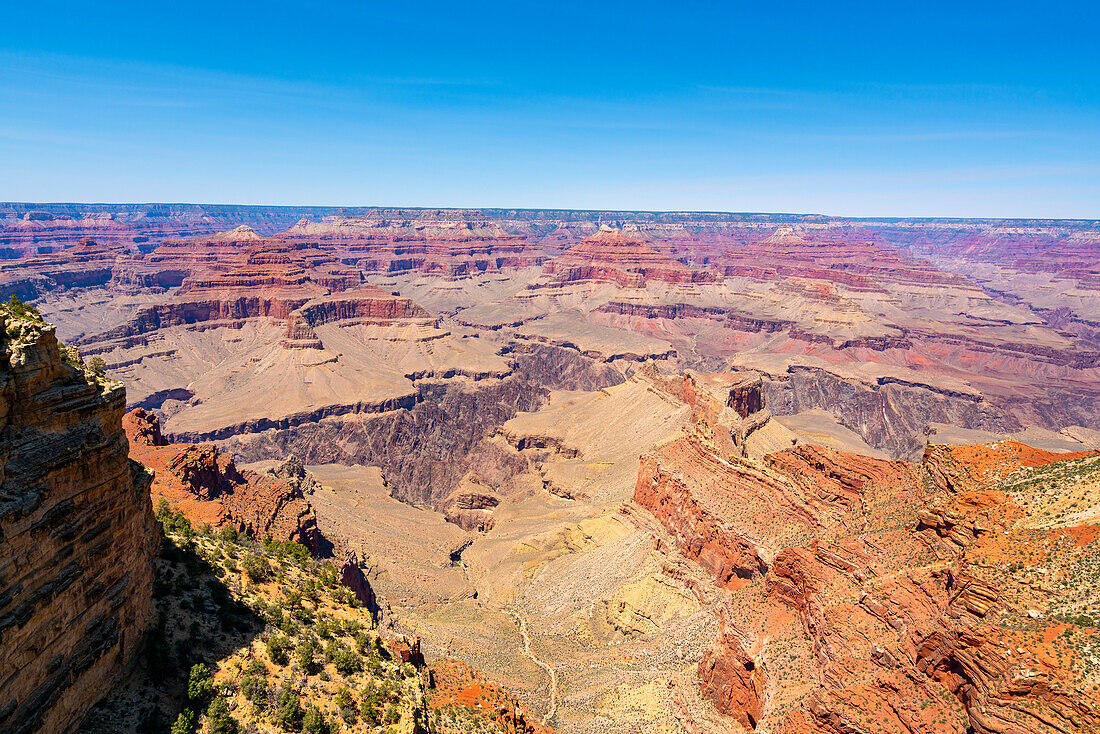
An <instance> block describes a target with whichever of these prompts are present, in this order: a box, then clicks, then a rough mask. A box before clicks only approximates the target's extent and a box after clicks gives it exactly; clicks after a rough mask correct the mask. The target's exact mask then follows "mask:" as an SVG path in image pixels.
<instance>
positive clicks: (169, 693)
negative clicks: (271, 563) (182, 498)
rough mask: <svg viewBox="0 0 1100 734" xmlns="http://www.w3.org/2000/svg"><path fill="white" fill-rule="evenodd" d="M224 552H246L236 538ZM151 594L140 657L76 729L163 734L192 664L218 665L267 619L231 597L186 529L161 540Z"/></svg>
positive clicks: (180, 702) (181, 701) (183, 697)
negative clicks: (148, 622) (151, 619)
mask: <svg viewBox="0 0 1100 734" xmlns="http://www.w3.org/2000/svg"><path fill="white" fill-rule="evenodd" d="M168 522H169V523H170V522H171V519H169V520H168ZM188 530H190V528H188ZM234 541H235V539H234ZM226 551H228V554H230V555H231V556H232V555H235V554H236V553H237V552H240V553H242V555H244V554H246V553H247V550H246V549H245V548H244V547H243V546H238V545H236V543H235V542H225V543H222V544H221V546H220V547H219V551H218V552H226ZM222 573H223V574H224V572H222ZM152 591H153V614H154V620H155V621H154V625H153V628H152V629H151V631H150V633H149V636H148V638H147V640H146V643H145V649H144V651H143V654H142V655H141V656H139V658H138V659H137V661H136V662H135V665H134V669H133V671H132V672H131V673H130V675H129V677H128V678H127V679H126V680H124V681H122V683H121V684H120V686H119V687H117V688H116V689H115V690H114V691H112V693H111V694H109V695H108V696H107V697H106V698H105V699H104V700H103V701H101V702H100V704H99V706H98V707H97V708H96V709H95V710H93V711H92V713H91V714H90V715H89V717H88V718H87V719H86V720H85V721H84V723H83V726H82V727H81V731H82V732H89V733H90V732H96V733H97V734H98V733H100V732H103V733H107V732H112V733H113V732H123V731H127V732H139V733H147V734H160V733H161V732H163V733H164V734H167V733H168V732H169V730H170V727H171V724H172V722H173V721H174V720H175V718H176V716H177V715H178V714H179V712H180V711H181V709H182V708H183V707H184V706H186V705H187V697H188V679H189V676H190V674H191V670H192V667H193V666H195V665H196V664H199V663H202V664H205V665H206V666H207V667H208V668H209V669H211V670H214V669H216V663H217V662H218V661H219V660H224V659H225V658H227V657H229V656H230V655H231V654H232V653H233V652H235V651H237V650H241V649H243V648H247V647H249V646H250V645H251V644H252V641H253V640H254V639H255V638H256V637H257V636H259V635H260V633H262V632H263V630H264V626H265V620H264V619H263V618H262V617H261V616H260V615H258V614H257V613H256V612H255V611H254V610H253V609H252V608H250V607H249V606H248V605H246V604H244V603H242V602H241V601H240V600H239V599H238V598H237V597H236V595H235V594H234V590H233V589H231V588H230V587H229V586H228V585H226V583H225V582H224V581H223V580H222V578H220V577H219V573H218V570H216V569H215V566H214V565H212V564H211V563H210V561H208V560H207V559H206V558H204V557H203V556H202V554H201V553H200V552H199V551H198V550H197V548H196V545H195V543H194V541H193V540H192V539H191V537H190V533H187V534H185V535H184V536H183V537H172V536H166V537H165V538H164V540H163V541H162V543H161V547H160V553H159V557H158V559H157V569H156V575H155V577H154V582H153V590H152Z"/></svg>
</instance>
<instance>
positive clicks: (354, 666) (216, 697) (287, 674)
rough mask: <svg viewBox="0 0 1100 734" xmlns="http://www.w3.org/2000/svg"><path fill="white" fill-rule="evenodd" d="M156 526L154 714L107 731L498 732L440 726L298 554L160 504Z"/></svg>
mask: <svg viewBox="0 0 1100 734" xmlns="http://www.w3.org/2000/svg"><path fill="white" fill-rule="evenodd" d="M155 514H156V516H157V519H158V520H159V521H160V523H161V526H162V528H163V530H164V534H165V541H164V544H163V547H162V549H161V554H160V560H159V563H158V575H157V579H156V581H155V587H154V596H155V598H156V599H157V609H158V615H159V620H158V624H157V627H156V630H155V632H154V634H153V635H151V636H150V643H149V645H148V647H147V649H146V655H145V662H146V665H145V670H146V671H148V672H147V674H146V675H145V676H144V677H141V678H140V680H136V681H134V682H132V683H131V685H133V686H135V687H136V688H137V689H138V691H139V692H138V693H137V694H134V695H135V697H137V698H139V699H142V700H144V701H146V703H145V704H144V707H143V708H141V710H140V711H138V712H135V711H133V710H131V711H126V712H120V711H119V710H117V709H116V710H113V711H110V712H109V713H107V712H105V713H104V714H103V717H104V718H103V720H104V721H111V722H117V721H120V720H123V719H124V717H125V716H130V717H132V718H133V719H134V725H133V729H132V730H137V731H148V732H156V733H157V734H163V732H166V731H168V730H169V729H170V730H171V733H172V734H194V733H195V732H202V734H208V733H211V732H212V733H213V734H241V732H264V733H266V734H275V733H276V732H292V733H293V734H335V732H337V731H341V732H374V731H375V730H376V727H378V726H383V727H385V730H387V731H396V730H397V729H396V727H399V726H400V727H406V728H407V727H419V728H416V730H417V731H421V732H428V733H430V734H451V733H452V732H453V733H456V734H457V732H471V731H479V732H494V731H500V728H499V726H498V725H497V724H496V723H495V722H494V721H492V720H491V719H490V718H487V716H488V715H489V714H488V712H481V713H474V712H471V711H470V710H468V709H463V708H455V712H456V715H455V717H454V718H439V717H430V716H429V715H428V713H429V712H428V705H427V700H428V695H427V691H428V681H427V676H426V674H425V673H424V672H423V671H419V670H417V669H416V668H414V667H413V666H411V665H408V664H402V663H401V661H400V659H395V658H393V657H392V656H391V655H390V654H389V652H388V651H387V650H386V646H385V643H384V641H383V640H382V638H381V637H380V636H379V635H378V634H377V632H376V631H375V628H374V620H373V618H372V617H371V614H370V612H369V611H367V610H365V609H362V608H360V607H359V606H358V605H357V604H356V605H352V604H348V603H346V601H345V594H344V593H343V592H345V591H346V589H345V588H344V587H343V586H342V585H341V584H340V583H339V580H338V574H337V573H336V569H335V567H334V566H332V565H331V564H329V563H323V562H318V561H316V560H314V559H313V558H312V557H311V556H310V555H309V553H308V551H306V549H305V548H304V547H302V546H301V545H299V544H298V543H293V542H281V541H275V540H272V539H270V538H268V539H265V541H264V542H262V543H256V542H253V541H251V540H249V539H248V538H246V537H244V536H242V535H240V534H239V533H237V532H236V531H233V530H228V529H224V528H223V529H215V528H210V527H205V526H204V527H202V528H200V529H199V530H198V531H196V530H195V528H194V527H193V526H192V523H191V522H190V521H189V520H188V519H187V518H186V517H185V516H184V515H183V514H182V513H181V512H179V511H178V510H176V509H174V508H173V507H171V506H170V505H169V504H168V503H167V502H165V501H163V500H162V501H160V502H158V503H157V505H156V508H155ZM235 559H237V560H239V563H238V562H237V560H235ZM178 692H181V693H178ZM118 700H121V699H118ZM110 705H111V703H110V699H109V700H108V702H106V703H105V706H110ZM115 705H121V704H117V703H116V704H115ZM131 708H132V707H131ZM95 722H96V718H95V716H94V715H93V717H92V718H91V719H90V720H89V726H88V730H89V731H94V730H95V728H94V727H95ZM158 722H160V723H159V724H158ZM169 722H171V726H170V727H169V725H168V724H169Z"/></svg>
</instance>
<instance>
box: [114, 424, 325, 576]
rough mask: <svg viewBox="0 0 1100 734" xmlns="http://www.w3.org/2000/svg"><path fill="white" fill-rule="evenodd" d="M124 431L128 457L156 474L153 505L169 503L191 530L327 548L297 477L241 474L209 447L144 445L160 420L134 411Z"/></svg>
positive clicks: (226, 456) (228, 459)
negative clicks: (205, 527) (222, 528)
mask: <svg viewBox="0 0 1100 734" xmlns="http://www.w3.org/2000/svg"><path fill="white" fill-rule="evenodd" d="M126 428H127V430H128V431H129V432H130V435H131V436H133V437H134V438H133V442H132V446H131V454H132V455H133V457H134V458H135V459H137V460H138V461H140V462H141V463H143V464H145V465H146V466H148V467H150V468H152V469H153V471H154V476H155V479H154V481H153V486H152V493H153V497H154V499H159V498H161V497H163V498H165V499H167V500H168V502H169V503H170V504H172V505H175V506H177V507H178V508H179V509H180V510H181V511H182V512H183V513H184V515H186V516H187V517H188V519H190V520H191V521H192V523H193V524H196V525H201V524H202V523H210V524H211V525H213V526H219V525H226V524H228V525H233V526H234V527H236V528H237V530H239V531H241V532H243V533H245V534H247V535H249V536H250V537H252V538H257V539H262V538H263V537H265V536H268V535H270V536H271V537H273V538H275V539H277V540H293V541H296V542H299V543H301V544H302V545H304V546H306V547H307V548H308V549H309V550H310V551H311V552H312V553H314V554H315V555H316V554H319V553H321V551H322V550H323V549H324V548H325V547H327V541H325V539H324V538H323V537H322V536H321V533H320V531H319V530H318V529H317V519H316V517H315V516H314V514H313V508H312V507H311V506H310V504H309V502H308V501H307V500H306V499H305V496H304V493H303V491H302V489H301V486H300V481H301V478H300V477H298V479H297V482H296V481H295V479H294V477H292V476H291V474H289V473H287V472H286V471H283V475H280V473H279V472H280V470H276V471H275V472H272V473H270V474H257V473H255V472H251V471H244V472H239V471H238V470H237V468H236V466H235V465H234V464H233V458H232V456H231V455H229V454H223V453H220V452H219V451H217V449H216V448H215V447H214V446H213V445H212V444H167V445H166V444H164V443H163V442H161V443H146V442H145V441H146V440H147V439H146V438H145V437H148V436H155V435H159V433H160V427H159V420H158V419H157V417H156V416H155V415H153V414H152V413H149V412H147V411H140V413H139V412H138V411H132V412H131V413H130V414H129V415H128V416H127V421H126ZM297 466H300V462H299V464H298V465H297Z"/></svg>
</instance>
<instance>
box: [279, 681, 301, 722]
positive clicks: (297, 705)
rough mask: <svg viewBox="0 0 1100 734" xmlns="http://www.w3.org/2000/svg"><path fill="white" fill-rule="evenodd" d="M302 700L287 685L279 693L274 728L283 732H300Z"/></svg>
mask: <svg viewBox="0 0 1100 734" xmlns="http://www.w3.org/2000/svg"><path fill="white" fill-rule="evenodd" d="M303 714H304V712H303V711H302V699H301V698H300V697H299V696H298V693H297V692H296V691H295V690H294V689H293V688H291V687H290V685H289V684H287V685H286V686H284V687H283V689H282V690H281V691H279V700H278V702H277V703H276V708H275V717H274V718H275V726H277V727H279V728H280V729H282V730H283V731H300V730H301V728H302V717H303Z"/></svg>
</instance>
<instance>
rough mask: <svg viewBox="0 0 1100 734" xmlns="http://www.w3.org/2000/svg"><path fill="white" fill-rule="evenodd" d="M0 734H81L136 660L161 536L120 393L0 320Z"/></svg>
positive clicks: (28, 326)
mask: <svg viewBox="0 0 1100 734" xmlns="http://www.w3.org/2000/svg"><path fill="white" fill-rule="evenodd" d="M0 326H3V327H6V333H0V346H2V360H0V391H2V392H0V431H2V434H0V435H2V451H3V454H2V461H3V466H2V470H0V471H2V474H0V730H3V731H5V732H32V731H50V732H62V731H67V730H69V729H71V728H72V727H75V726H76V725H77V724H78V723H79V721H80V719H81V718H82V717H83V715H84V714H85V713H86V712H87V711H88V709H89V708H90V707H91V706H92V705H93V704H95V703H96V701H97V700H98V699H99V698H100V697H101V696H103V695H104V694H105V693H106V692H107V691H108V689H109V688H110V686H111V685H112V684H113V683H114V682H115V681H116V680H117V679H118V678H119V677H120V675H121V674H122V672H123V670H124V669H125V668H126V667H127V665H128V664H129V663H130V661H131V660H132V659H133V658H134V655H135V653H136V652H137V650H138V649H139V647H140V645H141V643H142V641H143V637H144V635H145V633H146V631H147V629H148V627H149V624H150V621H151V614H152V596H151V589H152V580H153V560H154V556H155V553H156V548H157V546H158V543H159V530H158V529H157V527H156V523H155V520H154V518H153V512H152V505H151V504H150V502H149V494H148V486H149V476H148V474H147V473H146V472H145V471H144V470H143V469H142V468H141V467H140V466H138V465H136V464H134V463H132V462H130V461H129V460H128V458H127V442H126V436H125V435H124V433H123V432H122V428H121V424H120V421H121V418H122V412H123V409H124V406H125V402H126V400H125V392H124V390H123V388H122V385H121V384H119V383H115V382H109V381H103V380H97V379H96V378H94V377H93V376H91V375H90V374H85V373H84V372H82V371H80V370H76V369H74V368H72V367H70V366H68V365H67V364H65V363H64V362H63V361H62V359H61V355H60V353H59V347H58V344H57V341H56V339H55V338H54V335H53V329H52V327H48V326H46V325H44V324H39V323H35V322H33V321H20V320H8V321H7V322H6V323H5V321H4V319H3V318H0Z"/></svg>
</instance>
